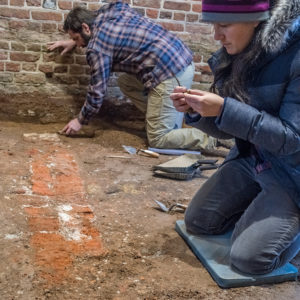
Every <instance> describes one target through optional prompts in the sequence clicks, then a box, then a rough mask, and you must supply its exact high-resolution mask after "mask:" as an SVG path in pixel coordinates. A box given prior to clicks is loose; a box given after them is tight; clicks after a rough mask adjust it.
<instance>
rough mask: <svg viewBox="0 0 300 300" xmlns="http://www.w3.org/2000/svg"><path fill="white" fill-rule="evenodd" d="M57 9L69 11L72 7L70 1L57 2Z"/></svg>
mask: <svg viewBox="0 0 300 300" xmlns="http://www.w3.org/2000/svg"><path fill="white" fill-rule="evenodd" d="M58 7H59V8H60V9H62V10H71V9H72V7H73V2H72V1H58Z"/></svg>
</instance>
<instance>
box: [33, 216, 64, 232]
mask: <svg viewBox="0 0 300 300" xmlns="http://www.w3.org/2000/svg"><path fill="white" fill-rule="evenodd" d="M28 225H29V228H30V230H31V231H33V232H36V231H57V230H58V229H59V220H58V219H57V218H48V217H43V216H41V217H29V218H28Z"/></svg>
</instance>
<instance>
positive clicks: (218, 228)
mask: <svg viewBox="0 0 300 300" xmlns="http://www.w3.org/2000/svg"><path fill="white" fill-rule="evenodd" d="M184 222H185V226H186V229H187V231H188V232H190V233H193V234H221V233H223V231H224V226H223V224H224V222H223V218H222V217H221V216H220V215H218V214H217V213H216V212H213V211H211V212H210V211H207V210H203V211H200V210H195V209H189V208H188V209H187V210H186V213H185V216H184Z"/></svg>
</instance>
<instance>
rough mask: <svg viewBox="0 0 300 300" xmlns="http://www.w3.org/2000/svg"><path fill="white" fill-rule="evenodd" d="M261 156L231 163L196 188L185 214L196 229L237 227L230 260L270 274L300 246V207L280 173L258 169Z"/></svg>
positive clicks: (198, 231)
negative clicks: (256, 166) (256, 168)
mask: <svg viewBox="0 0 300 300" xmlns="http://www.w3.org/2000/svg"><path fill="white" fill-rule="evenodd" d="M255 163H256V162H255V159H254V158H252V157H248V158H238V159H235V160H232V161H228V162H226V163H225V164H224V165H223V166H221V167H220V169H219V170H218V171H217V172H216V173H214V175H213V176H212V177H211V178H209V179H208V180H207V181H206V182H205V183H204V184H203V186H202V187H201V188H200V190H199V191H198V192H197V193H196V195H195V196H194V198H193V199H192V201H191V203H190V204H189V207H188V209H187V211H186V214H185V223H186V227H187V230H188V231H189V232H191V233H193V234H196V235H197V234H222V233H224V232H225V231H227V230H229V228H232V227H234V229H233V234H232V246H231V251H230V261H231V264H232V266H233V267H235V268H237V269H238V270H240V271H242V272H244V273H248V274H265V273H269V272H271V271H273V270H274V269H276V268H278V267H280V266H282V265H284V264H285V263H287V262H289V261H290V260H291V259H292V258H293V257H295V256H296V255H297V253H298V252H299V250H300V209H299V208H298V206H297V205H296V204H295V202H294V201H293V199H292V198H291V197H290V195H288V193H287V192H286V191H285V190H284V188H283V187H282V186H281V185H280V184H279V182H278V181H276V179H275V178H274V175H273V174H272V170H271V169H268V170H264V171H262V172H260V173H257V172H256V170H255V168H254V167H255Z"/></svg>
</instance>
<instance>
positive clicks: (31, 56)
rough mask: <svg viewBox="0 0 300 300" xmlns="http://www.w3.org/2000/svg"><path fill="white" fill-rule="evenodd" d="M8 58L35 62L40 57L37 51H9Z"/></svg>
mask: <svg viewBox="0 0 300 300" xmlns="http://www.w3.org/2000/svg"><path fill="white" fill-rule="evenodd" d="M10 59H11V60H14V61H27V62H35V61H38V60H39V59H40V54H39V53H23V52H11V53H10Z"/></svg>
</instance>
